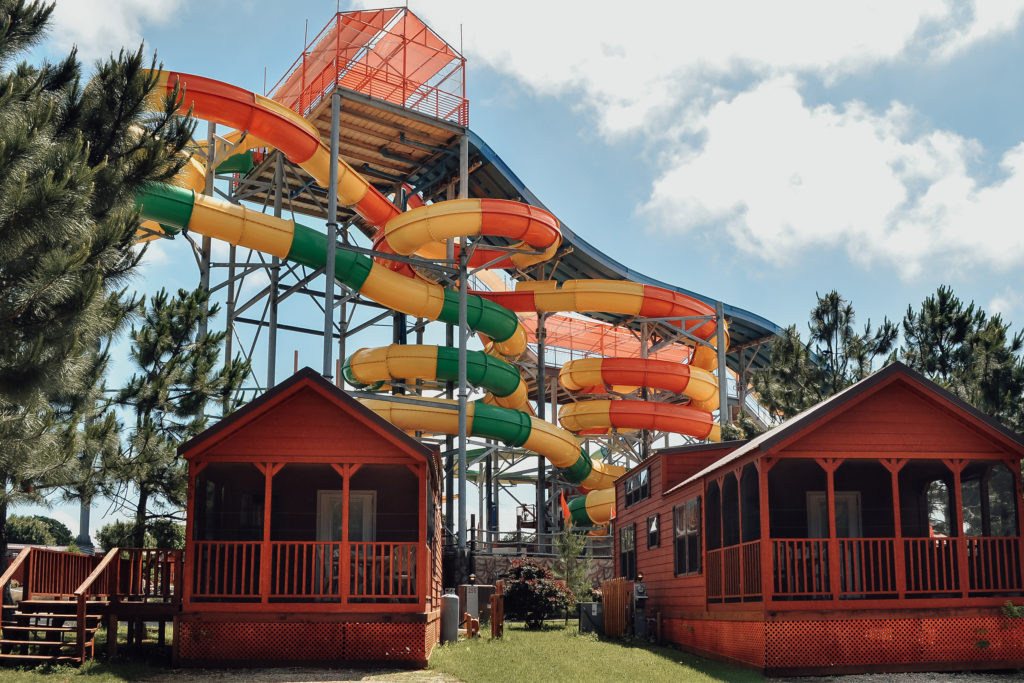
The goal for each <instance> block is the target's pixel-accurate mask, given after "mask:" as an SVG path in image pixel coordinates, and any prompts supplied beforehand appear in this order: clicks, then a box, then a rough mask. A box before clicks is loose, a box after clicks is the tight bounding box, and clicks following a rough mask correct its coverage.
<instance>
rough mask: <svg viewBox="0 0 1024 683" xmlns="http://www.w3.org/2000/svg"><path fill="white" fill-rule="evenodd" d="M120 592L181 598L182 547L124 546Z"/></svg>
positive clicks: (161, 599)
mask: <svg viewBox="0 0 1024 683" xmlns="http://www.w3.org/2000/svg"><path fill="white" fill-rule="evenodd" d="M119 561H120V568H119V571H118V584H117V590H116V593H117V595H118V596H119V597H121V598H124V599H127V600H143V601H146V602H177V601H178V600H179V596H180V591H181V582H180V581H179V578H180V577H181V574H182V571H181V569H182V551H180V550H167V549H159V548H122V549H121V552H120V560H119Z"/></svg>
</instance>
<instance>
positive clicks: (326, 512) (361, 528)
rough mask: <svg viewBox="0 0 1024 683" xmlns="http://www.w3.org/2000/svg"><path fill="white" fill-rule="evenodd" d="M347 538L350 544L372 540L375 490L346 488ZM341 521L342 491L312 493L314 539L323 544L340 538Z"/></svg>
mask: <svg viewBox="0 0 1024 683" xmlns="http://www.w3.org/2000/svg"><path fill="white" fill-rule="evenodd" d="M348 497H349V501H348V540H349V541H351V542H354V543H359V542H368V541H373V540H374V536H375V534H376V527H377V524H376V512H377V492H376V491H349V493H348ZM344 523H345V515H344V514H343V501H342V492H341V491H340V490H319V491H317V492H316V540H317V541H320V542H324V543H330V542H340V541H341V529H342V527H341V525H342V524H344Z"/></svg>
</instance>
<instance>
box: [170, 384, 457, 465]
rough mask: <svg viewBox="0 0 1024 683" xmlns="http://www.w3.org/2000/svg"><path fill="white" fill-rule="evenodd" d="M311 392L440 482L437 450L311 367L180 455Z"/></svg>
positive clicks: (197, 439) (192, 452) (200, 436)
mask: <svg viewBox="0 0 1024 683" xmlns="http://www.w3.org/2000/svg"><path fill="white" fill-rule="evenodd" d="M309 389H311V390H313V391H314V392H315V393H316V394H317V395H319V396H320V397H321V398H322V400H324V401H328V402H330V403H332V404H334V405H335V406H337V407H338V408H339V409H340V410H343V411H345V412H347V413H349V414H350V415H353V416H354V417H356V418H357V419H358V420H359V421H360V422H362V423H363V424H365V425H366V426H367V427H369V428H370V429H372V430H373V431H375V432H376V433H378V434H380V435H381V436H383V437H384V438H385V439H387V440H388V441H390V442H392V443H393V444H394V445H395V446H396V447H397V448H398V449H400V450H401V451H403V452H404V453H406V454H407V455H410V456H413V457H416V458H423V459H424V460H426V462H427V463H428V465H430V467H429V469H430V471H431V476H432V477H433V478H434V479H435V482H437V479H438V478H439V472H438V468H439V461H438V454H437V453H436V452H435V451H433V450H431V449H430V448H427V447H426V446H424V445H423V444H421V443H420V442H419V441H417V440H416V439H413V438H412V437H411V436H409V435H408V434H406V433H405V432H403V431H402V430H400V429H398V428H397V427H395V426H394V425H392V424H391V423H390V422H388V421H387V420H385V419H384V418H382V417H380V416H379V415H377V414H376V413H374V412H373V411H372V410H370V409H369V408H367V407H365V406H364V405H363V404H361V403H360V402H359V401H357V400H356V399H354V398H352V397H351V396H349V395H348V393H347V392H345V391H344V390H343V389H340V388H338V387H336V386H334V385H333V384H331V383H330V382H328V381H327V380H326V379H324V378H323V377H322V376H321V375H320V374H319V373H318V372H316V371H315V370H313V369H312V368H309V367H306V368H303V369H301V370H299V371H298V372H296V373H295V374H294V375H292V376H291V377H289V378H288V379H286V380H284V381H282V382H281V383H279V384H278V385H277V386H275V387H274V388H272V389H270V390H269V391H267V392H266V393H265V394H263V395H262V396H259V397H258V398H255V399H253V400H252V401H250V402H249V403H247V404H246V405H244V406H242V407H241V408H239V409H238V410H236V411H235V412H233V413H232V414H231V415H229V416H227V417H226V418H224V419H222V420H220V421H219V422H217V423H216V424H215V425H213V426H211V427H210V428H208V429H206V430H205V431H203V432H201V433H200V434H198V435H196V436H195V437H193V438H192V439H189V440H188V441H186V442H184V443H182V444H181V445H180V446H178V453H179V454H180V455H182V456H183V457H184V458H185V459H186V460H192V459H193V458H195V457H196V456H198V455H199V454H200V453H202V452H206V451H208V450H209V449H210V448H212V447H213V446H215V445H216V444H217V443H220V442H221V441H223V440H224V439H226V438H228V437H229V436H230V435H232V434H234V433H236V432H238V431H240V430H242V429H244V428H245V427H246V425H249V424H252V423H254V422H255V421H257V420H259V419H260V418H261V417H263V416H264V415H266V414H268V413H270V412H271V411H273V410H274V409H275V408H276V407H277V406H279V405H281V404H283V403H284V402H285V401H286V400H287V399H289V398H291V397H292V396H294V395H295V394H297V393H298V392H300V391H303V390H309Z"/></svg>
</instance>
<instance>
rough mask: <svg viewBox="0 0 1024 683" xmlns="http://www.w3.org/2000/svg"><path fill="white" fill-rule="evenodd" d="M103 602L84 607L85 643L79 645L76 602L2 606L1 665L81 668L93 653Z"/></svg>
mask: <svg viewBox="0 0 1024 683" xmlns="http://www.w3.org/2000/svg"><path fill="white" fill-rule="evenodd" d="M107 607H108V602H107V601H106V600H89V601H88V602H87V603H86V615H85V642H84V643H80V642H78V637H79V636H78V632H79V629H78V616H77V608H78V605H77V601H76V600H74V599H43V600H37V599H33V600H21V601H19V602H18V604H17V605H16V606H15V605H8V606H4V608H3V623H2V635H0V664H7V665H14V666H20V665H31V666H35V665H38V664H44V663H60V664H82V663H83V662H84V661H85V659H87V658H91V657H93V656H94V654H95V649H96V631H98V630H99V627H100V624H101V623H102V621H103V617H104V615H105V614H106V611H107Z"/></svg>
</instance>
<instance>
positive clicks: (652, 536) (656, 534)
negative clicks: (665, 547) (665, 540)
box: [647, 514, 661, 550]
mask: <svg viewBox="0 0 1024 683" xmlns="http://www.w3.org/2000/svg"><path fill="white" fill-rule="evenodd" d="M660 538H661V523H660V522H659V520H658V515H656V514H654V515H651V516H650V517H648V518H647V549H648V550H650V549H651V548H657V547H658V545H659V541H660Z"/></svg>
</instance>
